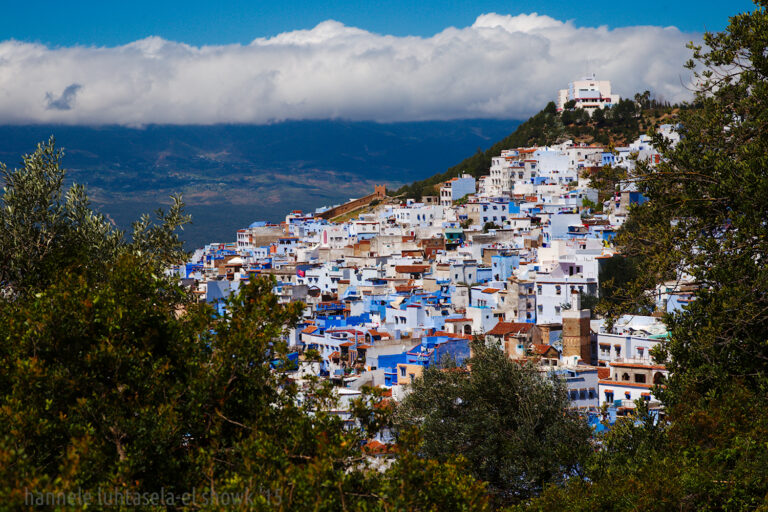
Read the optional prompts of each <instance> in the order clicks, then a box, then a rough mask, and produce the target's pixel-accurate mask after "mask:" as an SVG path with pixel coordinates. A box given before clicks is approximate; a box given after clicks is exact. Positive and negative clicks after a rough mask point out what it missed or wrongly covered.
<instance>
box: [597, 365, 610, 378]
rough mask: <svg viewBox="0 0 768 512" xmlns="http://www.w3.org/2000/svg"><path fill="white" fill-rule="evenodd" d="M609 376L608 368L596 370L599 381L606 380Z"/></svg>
mask: <svg viewBox="0 0 768 512" xmlns="http://www.w3.org/2000/svg"><path fill="white" fill-rule="evenodd" d="M610 376H611V369H610V368H598V369H597V378H598V379H600V380H604V379H607V378H608V377H610Z"/></svg>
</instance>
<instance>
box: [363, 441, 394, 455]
mask: <svg viewBox="0 0 768 512" xmlns="http://www.w3.org/2000/svg"><path fill="white" fill-rule="evenodd" d="M363 451H364V452H365V453H367V454H368V455H383V454H386V453H387V452H388V451H389V447H388V446H387V445H385V444H384V443H380V442H379V441H376V440H375V439H374V440H371V441H368V443H366V444H365V446H363Z"/></svg>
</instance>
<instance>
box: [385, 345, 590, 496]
mask: <svg viewBox="0 0 768 512" xmlns="http://www.w3.org/2000/svg"><path fill="white" fill-rule="evenodd" d="M473 352H474V354H473V356H472V358H471V359H470V360H469V361H468V362H467V365H466V367H451V366H448V367H447V368H444V369H438V368H435V367H432V368H429V369H427V370H426V371H425V372H424V375H423V377H422V378H420V379H417V380H416V382H415V383H414V384H413V389H412V392H411V393H410V394H409V395H408V396H407V397H406V398H405V400H404V401H403V402H402V404H401V405H400V406H399V407H398V409H397V411H396V423H397V425H398V426H399V427H400V428H408V427H411V426H417V427H418V428H419V429H420V432H421V436H422V440H421V443H420V445H419V452H420V453H423V454H424V455H425V456H426V457H428V458H434V459H437V460H450V459H451V458H453V457H455V456H461V457H462V458H465V459H466V461H467V464H468V467H469V469H470V471H471V472H472V474H473V475H474V476H475V477H476V478H478V479H480V480H482V481H484V482H487V483H488V488H489V490H490V491H491V493H492V496H493V497H494V499H495V500H496V503H497V504H509V503H514V502H517V501H520V500H524V499H527V498H529V497H531V496H534V495H536V494H537V493H538V492H540V491H541V490H542V488H543V487H544V486H545V485H546V484H548V483H559V482H562V481H564V479H565V478H566V477H567V476H568V475H571V474H576V473H578V472H579V471H580V469H581V468H580V461H582V460H584V459H585V455H586V454H587V453H588V452H589V450H590V445H589V443H588V438H589V434H590V430H589V427H588V426H587V425H586V422H584V421H583V420H582V419H581V418H579V417H578V416H577V415H576V414H575V413H573V412H571V411H570V410H569V409H568V405H569V401H568V397H567V395H566V391H565V385H564V383H563V382H562V381H560V380H558V379H553V378H548V377H546V376H542V375H540V374H539V372H538V371H537V370H536V369H535V368H534V367H533V366H531V365H528V364H523V365H521V364H519V363H518V362H516V361H512V360H510V359H509V358H507V357H506V356H505V355H504V353H503V352H502V351H501V350H500V349H498V348H495V347H485V346H484V345H483V344H481V343H476V344H475V345H474V346H473Z"/></svg>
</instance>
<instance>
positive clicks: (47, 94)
mask: <svg viewBox="0 0 768 512" xmlns="http://www.w3.org/2000/svg"><path fill="white" fill-rule="evenodd" d="M698 37H699V36H698V35H696V34H686V33H683V32H681V31H680V30H678V29H677V28H674V27H666V28H662V27H654V26H638V27H626V28H617V29H612V30H611V29H608V28H606V27H596V28H591V27H586V28H584V27H576V26H574V25H573V24H572V23H571V22H562V21H559V20H556V19H554V18H551V17H549V16H541V15H537V14H528V15H526V14H523V15H518V16H505V15H499V14H493V13H492V14H483V15H481V16H479V17H478V18H477V20H476V21H475V23H474V24H473V25H472V26H470V27H466V28H461V29H459V28H453V27H451V28H447V29H445V30H444V31H442V32H440V33H438V34H436V35H434V36H432V37H426V38H424V37H395V36H389V35H379V34H374V33H371V32H367V31H365V30H361V29H358V28H354V27H348V26H345V25H343V24H341V23H338V22H336V21H325V22H323V23H320V24H319V25H317V26H316V27H315V28H313V29H311V30H297V31H293V32H286V33H283V34H279V35H277V36H275V37H271V38H259V39H256V40H254V41H253V42H252V43H250V44H248V45H223V46H202V47H195V46H190V45H186V44H183V43H177V42H173V41H167V40H164V39H162V38H158V37H148V38H146V39H142V40H139V41H135V42H133V43H130V44H127V45H124V46H118V47H83V46H74V47H57V48H50V47H47V46H44V45H41V44H34V43H25V42H19V41H14V40H10V41H5V42H1V43H0V124H20V123H64V124H122V125H132V126H136V125H144V124H149V123H162V124H212V123H268V122H273V121H280V120H285V119H327V118H343V119H350V120H375V121H383V122H387V121H413V120H428V119H429V120H432V119H458V118H477V117H492V118H523V117H527V116H529V115H530V114H531V113H533V112H536V111H538V110H539V109H540V108H542V107H543V106H544V105H545V104H546V102H548V101H550V100H552V99H554V98H555V95H556V92H557V90H558V89H560V88H564V87H566V86H567V83H568V82H569V81H571V80H574V79H577V78H580V77H581V76H582V75H584V74H585V73H586V72H595V73H596V74H597V75H598V78H599V79H606V80H611V81H612V82H613V88H614V92H618V93H619V94H622V95H628V96H632V95H633V94H634V93H635V92H637V91H642V90H646V89H648V90H651V91H652V92H654V93H655V94H656V95H657V96H661V97H663V98H665V99H667V100H670V101H679V100H685V99H688V98H689V96H690V93H689V92H688V91H687V90H686V88H685V87H684V86H683V83H687V82H688V80H689V77H688V75H687V73H686V71H685V70H684V69H683V68H682V65H683V63H684V62H685V60H687V59H688V58H689V56H690V52H689V50H687V49H686V48H685V43H686V42H688V41H690V40H691V39H698Z"/></svg>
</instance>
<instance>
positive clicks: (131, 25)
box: [0, 0, 753, 46]
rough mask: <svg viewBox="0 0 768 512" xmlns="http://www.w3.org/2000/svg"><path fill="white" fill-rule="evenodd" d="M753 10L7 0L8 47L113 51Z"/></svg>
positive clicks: (533, 1) (719, 25) (666, 21)
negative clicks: (143, 45)
mask: <svg viewBox="0 0 768 512" xmlns="http://www.w3.org/2000/svg"><path fill="white" fill-rule="evenodd" d="M752 8H753V4H752V2H751V1H747V0H728V1H722V0H664V1H662V0H646V1H643V2H641V1H634V2H625V1H618V0H607V1H604V2H596V1H589V2H578V1H572V0H568V1H566V0H558V1H543V0H527V1H519V0H513V1H494V0H478V1H471V2H470V1H459V0H454V1H435V0H421V1H406V0H379V1H375V2H360V1H354V0H335V1H334V0H324V1H317V0H294V1H290V2H279V1H278V2H273V1H243V0H241V1H211V0H186V1H172V2H163V1H147V0H120V1H111V0H100V1H77V0H74V1H62V0H55V1H50V0H43V1H9V2H4V5H3V7H2V16H0V40H7V39H17V40H21V41H29V42H41V43H43V44H47V45H51V46H72V45H89V46H90V45H96V46H114V45H120V44H126V43H129V42H131V41H135V40H137V39H141V38H144V37H147V36H160V37H162V38H164V39H168V40H172V41H179V42H184V43H188V44H192V45H197V46H199V45H203V44H229V43H243V44H244V43H248V42H250V41H251V40H253V39H254V38H256V37H269V36H274V35H276V34H279V33H282V32H286V31H291V30H296V29H309V28H312V27H314V26H315V25H317V24H318V23H320V22H322V21H325V20H328V19H334V20H337V21H340V22H342V23H343V24H345V25H349V26H354V27H358V28H361V29H364V30H367V31H369V32H374V33H379V34H391V35H395V36H405V35H418V36H432V35H434V34H435V33H437V32H440V31H441V30H443V29H444V28H446V27H449V26H455V27H459V28H461V27H467V26H469V25H471V24H472V23H473V22H474V20H475V18H476V17H477V16H478V15H480V14H483V13H489V12H496V13H499V14H511V15H517V14H522V13H532V12H537V13H539V14H546V15H549V16H551V17H553V18H556V19H558V20H562V21H567V20H573V22H574V24H575V25H576V26H579V27H581V26H591V27H594V26H599V25H607V26H608V27H609V28H616V27H626V26H632V25H657V26H669V25H674V26H676V27H678V28H680V29H681V30H682V31H684V32H701V31H703V30H705V29H706V30H712V31H716V30H722V29H723V28H724V27H725V26H726V24H727V18H728V16H730V15H733V14H736V13H739V12H743V11H745V10H751V9H752Z"/></svg>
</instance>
